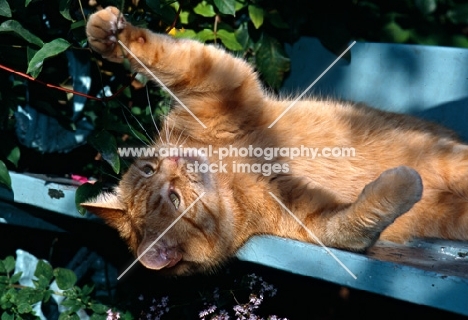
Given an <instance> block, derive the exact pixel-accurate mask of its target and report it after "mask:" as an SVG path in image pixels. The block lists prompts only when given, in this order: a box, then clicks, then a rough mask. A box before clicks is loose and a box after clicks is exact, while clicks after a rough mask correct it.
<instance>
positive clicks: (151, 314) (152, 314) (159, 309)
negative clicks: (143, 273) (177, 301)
mask: <svg viewBox="0 0 468 320" xmlns="http://www.w3.org/2000/svg"><path fill="white" fill-rule="evenodd" d="M138 300H140V301H143V300H144V297H143V295H140V296H139V297H138ZM168 302H169V297H168V296H165V297H162V298H161V299H155V298H153V299H152V300H151V305H150V306H149V308H148V309H149V310H148V311H146V312H145V311H142V312H141V314H140V319H148V320H160V319H161V317H162V316H163V315H164V314H166V313H168V312H169V305H168Z"/></svg>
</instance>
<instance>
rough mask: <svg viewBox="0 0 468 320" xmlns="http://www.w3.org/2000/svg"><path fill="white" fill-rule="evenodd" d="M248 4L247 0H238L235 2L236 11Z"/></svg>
mask: <svg viewBox="0 0 468 320" xmlns="http://www.w3.org/2000/svg"><path fill="white" fill-rule="evenodd" d="M245 6H246V2H244V1H237V0H236V2H235V10H236V12H237V11H239V10H241V9H242V8H244V7H245Z"/></svg>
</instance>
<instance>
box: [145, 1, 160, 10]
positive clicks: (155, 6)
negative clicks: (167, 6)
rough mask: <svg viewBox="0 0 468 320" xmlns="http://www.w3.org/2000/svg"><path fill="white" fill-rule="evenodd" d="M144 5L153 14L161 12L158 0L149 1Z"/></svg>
mask: <svg viewBox="0 0 468 320" xmlns="http://www.w3.org/2000/svg"><path fill="white" fill-rule="evenodd" d="M146 5H147V6H148V7H149V8H150V9H151V10H152V11H154V12H156V13H160V11H161V4H160V2H159V0H150V1H146Z"/></svg>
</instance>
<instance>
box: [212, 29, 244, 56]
mask: <svg viewBox="0 0 468 320" xmlns="http://www.w3.org/2000/svg"><path fill="white" fill-rule="evenodd" d="M216 36H217V37H218V38H219V39H220V40H221V41H222V42H223V44H224V46H225V47H226V48H228V49H229V50H232V51H240V50H242V49H244V48H243V47H242V45H241V44H240V43H239V42H238V41H237V39H236V35H235V34H234V32H229V31H226V30H223V29H221V30H218V32H217V33H216Z"/></svg>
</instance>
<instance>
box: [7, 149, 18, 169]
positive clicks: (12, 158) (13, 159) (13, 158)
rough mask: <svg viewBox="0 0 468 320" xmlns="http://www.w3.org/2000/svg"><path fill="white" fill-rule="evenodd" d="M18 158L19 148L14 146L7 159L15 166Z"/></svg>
mask: <svg viewBox="0 0 468 320" xmlns="http://www.w3.org/2000/svg"><path fill="white" fill-rule="evenodd" d="M19 158H20V149H19V148H18V147H14V148H13V149H12V150H11V151H10V153H9V154H8V156H7V160H8V161H10V162H11V163H13V164H14V165H15V167H17V166H18V161H19Z"/></svg>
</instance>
